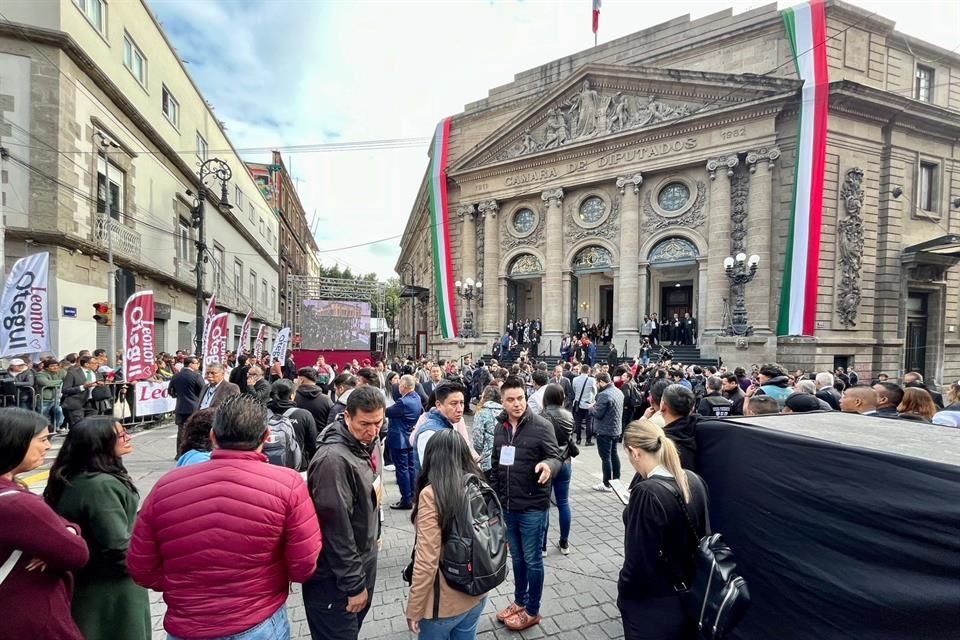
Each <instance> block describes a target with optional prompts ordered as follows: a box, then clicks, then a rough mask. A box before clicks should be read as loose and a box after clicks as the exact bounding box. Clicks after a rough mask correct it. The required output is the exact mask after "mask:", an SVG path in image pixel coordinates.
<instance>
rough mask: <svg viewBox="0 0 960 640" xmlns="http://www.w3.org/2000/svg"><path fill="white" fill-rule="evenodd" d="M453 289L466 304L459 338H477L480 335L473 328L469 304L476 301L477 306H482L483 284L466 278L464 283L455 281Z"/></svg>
mask: <svg viewBox="0 0 960 640" xmlns="http://www.w3.org/2000/svg"><path fill="white" fill-rule="evenodd" d="M454 287H455V288H456V290H457V295H458V296H459V297H461V298H463V299H464V300H465V301H466V303H467V305H466V310H465V311H464V314H463V319H462V320H461V321H460V336H461V337H463V338H479V337H480V334H479V332H477V329H476V327H475V326H474V322H473V311H472V310H471V309H470V303H471V302H472V301H473V300H476V301H477V303H478V304H483V283H482V282H480V281H479V280H477V281H474V279H473V278H467V279H466V280H465V281H464V282H460V281H459V280H457V281H456V282H455V283H454Z"/></svg>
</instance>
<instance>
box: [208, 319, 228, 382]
mask: <svg viewBox="0 0 960 640" xmlns="http://www.w3.org/2000/svg"><path fill="white" fill-rule="evenodd" d="M229 318H230V314H229V313H218V314H217V315H215V316H214V317H213V320H211V321H210V331H209V333H208V334H207V350H206V351H207V352H206V355H205V356H204V357H203V369H204V371H206V369H207V366H208V365H211V364H223V363H224V361H225V360H226V359H227V331H228V327H227V323H228V320H229Z"/></svg>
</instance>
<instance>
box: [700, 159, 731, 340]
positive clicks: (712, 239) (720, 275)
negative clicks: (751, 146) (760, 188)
mask: <svg viewBox="0 0 960 640" xmlns="http://www.w3.org/2000/svg"><path fill="white" fill-rule="evenodd" d="M739 162H740V160H739V158H738V157H737V155H736V154H733V155H729V156H724V157H720V158H711V159H710V160H708V161H707V173H708V174H709V175H710V209H709V211H710V213H709V216H708V220H709V223H708V230H709V231H708V235H707V237H708V241H709V243H710V246H709V249H708V265H707V268H706V278H705V281H704V278H701V280H700V283H699V286H700V287H701V291H700V292H699V294H700V295H699V298H700V302H701V303H702V306H701V308H700V310H699V311H698V313H699V314H700V318H699V325H700V326H699V327H698V329H700V330H701V331H700V333H701V334H703V333H709V334H713V335H716V334H718V333H720V332H721V331H722V330H723V327H722V326H721V320H722V316H723V300H724V298H728V299H729V297H730V283H729V282H728V281H727V275H726V273H725V272H724V270H723V259H724V258H726V257H727V256H728V255H730V178H732V177H733V171H734V169H735V168H736V167H737V164H739ZM703 273H704V265H703V264H701V265H700V274H701V276H702V275H703ZM704 285H706V291H704V290H703V289H702V288H703V287H704ZM729 321H730V319H729V318H727V322H729Z"/></svg>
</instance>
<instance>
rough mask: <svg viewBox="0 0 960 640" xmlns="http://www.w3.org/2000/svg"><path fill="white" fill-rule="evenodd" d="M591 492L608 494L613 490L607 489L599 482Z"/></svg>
mask: <svg viewBox="0 0 960 640" xmlns="http://www.w3.org/2000/svg"><path fill="white" fill-rule="evenodd" d="M593 490H594V491H599V492H600V493H610V492H612V491H613V489H612V488H611V487H608V486H607V485H605V484H603V483H602V482H601V483H600V484H598V485H595V486H594V487H593Z"/></svg>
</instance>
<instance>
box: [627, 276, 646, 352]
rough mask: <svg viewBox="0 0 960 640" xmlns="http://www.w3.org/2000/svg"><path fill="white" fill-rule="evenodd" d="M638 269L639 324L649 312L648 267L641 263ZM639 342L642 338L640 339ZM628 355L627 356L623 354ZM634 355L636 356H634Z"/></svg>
mask: <svg viewBox="0 0 960 640" xmlns="http://www.w3.org/2000/svg"><path fill="white" fill-rule="evenodd" d="M639 269H640V286H639V287H637V318H639V322H643V316H646V315H650V313H651V310H650V309H649V308H647V296H648V295H649V294H648V293H647V292H648V290H649V288H650V272H649V265H648V263H647V262H646V261H644V262H641V263H640V265H639ZM640 340H641V342H642V341H643V337H642V336H641V338H640ZM624 355H629V354H624ZM634 355H636V354H634Z"/></svg>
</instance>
